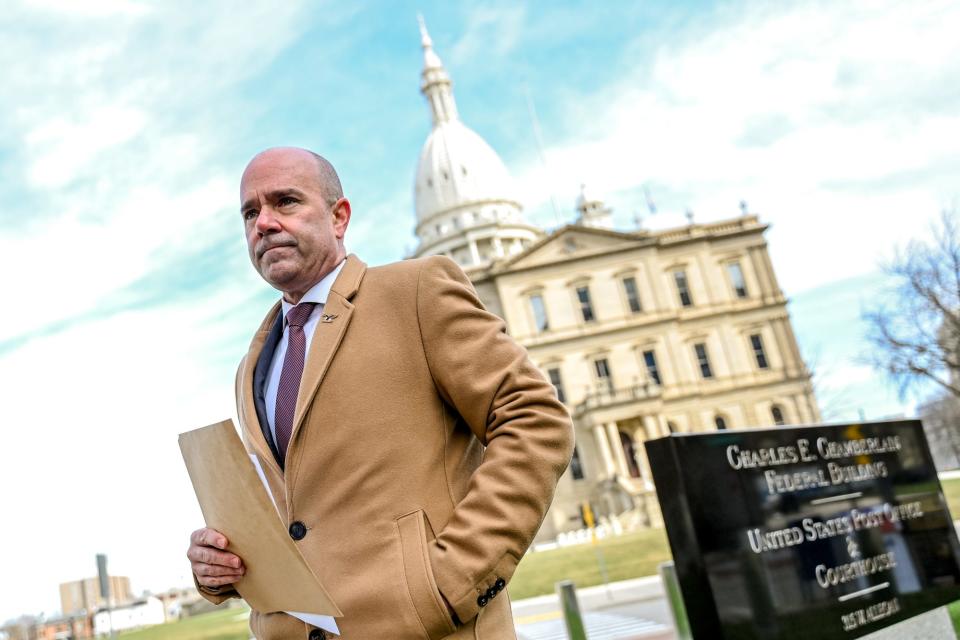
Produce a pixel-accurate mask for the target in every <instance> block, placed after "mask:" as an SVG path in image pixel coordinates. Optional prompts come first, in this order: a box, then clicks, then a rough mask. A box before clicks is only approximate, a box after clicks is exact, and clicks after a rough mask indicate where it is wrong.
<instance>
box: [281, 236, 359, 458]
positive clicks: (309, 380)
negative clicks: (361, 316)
mask: <svg viewBox="0 0 960 640" xmlns="http://www.w3.org/2000/svg"><path fill="white" fill-rule="evenodd" d="M366 269H367V265H366V264H364V263H363V261H361V260H360V259H359V258H357V257H356V256H355V255H353V254H350V255H349V256H347V263H346V264H345V265H343V269H342V270H341V271H340V275H338V276H337V279H336V281H335V282H334V283H333V287H332V288H331V289H330V295H329V296H328V297H327V302H326V304H325V305H324V307H323V316H322V317H321V318H320V322H318V323H317V328H316V329H314V332H313V339H312V340H311V343H310V352H309V353H308V354H307V359H306V362H305V363H304V367H303V377H302V378H301V379H300V392H299V393H298V395H297V408H296V411H295V412H294V415H293V432H292V434H291V436H290V447H289V448H290V449H292V448H293V446H294V441H295V440H296V438H297V432H298V431H299V429H300V425H301V424H302V423H303V418H304V416H305V415H306V413H307V410H308V409H309V407H310V405H311V403H312V402H313V397H314V396H315V395H316V393H317V389H318V388H319V387H320V383H321V382H323V377H324V375H326V373H327V369H329V368H330V363H331V362H332V361H333V358H334V356H335V355H336V353H337V349H339V348H340V343H341V342H342V340H343V336H344V334H346V332H347V327H348V326H349V325H350V319H351V317H352V316H353V304H352V303H351V302H350V300H351V298H353V296H354V295H355V294H356V293H357V290H358V289H359V288H360V281H361V280H362V279H363V274H364V273H365V272H366ZM288 453H289V450H288Z"/></svg>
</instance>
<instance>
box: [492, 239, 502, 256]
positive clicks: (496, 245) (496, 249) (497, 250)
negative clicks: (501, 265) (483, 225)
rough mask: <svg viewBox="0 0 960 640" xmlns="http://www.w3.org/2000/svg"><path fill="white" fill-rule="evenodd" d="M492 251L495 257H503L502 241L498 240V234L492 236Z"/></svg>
mask: <svg viewBox="0 0 960 640" xmlns="http://www.w3.org/2000/svg"><path fill="white" fill-rule="evenodd" d="M493 253H494V255H496V256H497V257H500V258H502V257H503V243H502V242H500V236H493Z"/></svg>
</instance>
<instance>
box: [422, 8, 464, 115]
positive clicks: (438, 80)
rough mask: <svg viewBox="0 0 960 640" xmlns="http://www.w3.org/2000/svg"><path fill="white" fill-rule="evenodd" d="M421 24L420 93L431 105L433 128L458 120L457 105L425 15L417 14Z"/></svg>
mask: <svg viewBox="0 0 960 640" xmlns="http://www.w3.org/2000/svg"><path fill="white" fill-rule="evenodd" d="M417 22H419V23H420V44H421V45H423V72H422V73H421V74H420V78H421V80H420V91H421V92H422V93H423V95H424V96H426V98H427V101H428V102H429V103H430V112H431V114H432V116H433V126H437V125H439V124H441V123H444V122H450V121H452V120H456V119H457V117H458V116H457V105H456V103H455V102H454V100H453V91H452V89H451V88H450V76H449V75H448V74H447V70H446V69H444V68H443V62H441V61H440V56H438V55H437V53H436V52H435V51H434V50H433V40H432V39H431V38H430V34H429V33H427V25H426V23H425V22H424V20H423V15H421V14H417Z"/></svg>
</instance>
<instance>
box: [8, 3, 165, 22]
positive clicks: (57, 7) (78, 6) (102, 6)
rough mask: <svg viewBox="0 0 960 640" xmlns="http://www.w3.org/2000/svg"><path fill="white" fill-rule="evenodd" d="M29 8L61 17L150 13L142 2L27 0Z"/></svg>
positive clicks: (100, 16) (98, 16)
mask: <svg viewBox="0 0 960 640" xmlns="http://www.w3.org/2000/svg"><path fill="white" fill-rule="evenodd" d="M24 4H25V5H26V6H27V7H30V8H33V9H39V10H43V11H50V12H53V13H57V14H60V15H67V16H81V17H97V18H102V17H111V16H117V15H135V16H136V15H141V14H144V13H147V12H148V11H149V7H148V6H147V5H145V4H143V3H142V2H131V1H130V0H83V2H76V1H75V0H27V1H26V2H25V3H24Z"/></svg>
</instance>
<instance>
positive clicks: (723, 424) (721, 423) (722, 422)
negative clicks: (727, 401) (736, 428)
mask: <svg viewBox="0 0 960 640" xmlns="http://www.w3.org/2000/svg"><path fill="white" fill-rule="evenodd" d="M713 422H714V424H716V425H717V431H723V430H724V429H726V428H727V421H726V419H725V418H724V417H723V416H721V415H720V414H717V415H716V416H715V417H714V418H713Z"/></svg>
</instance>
